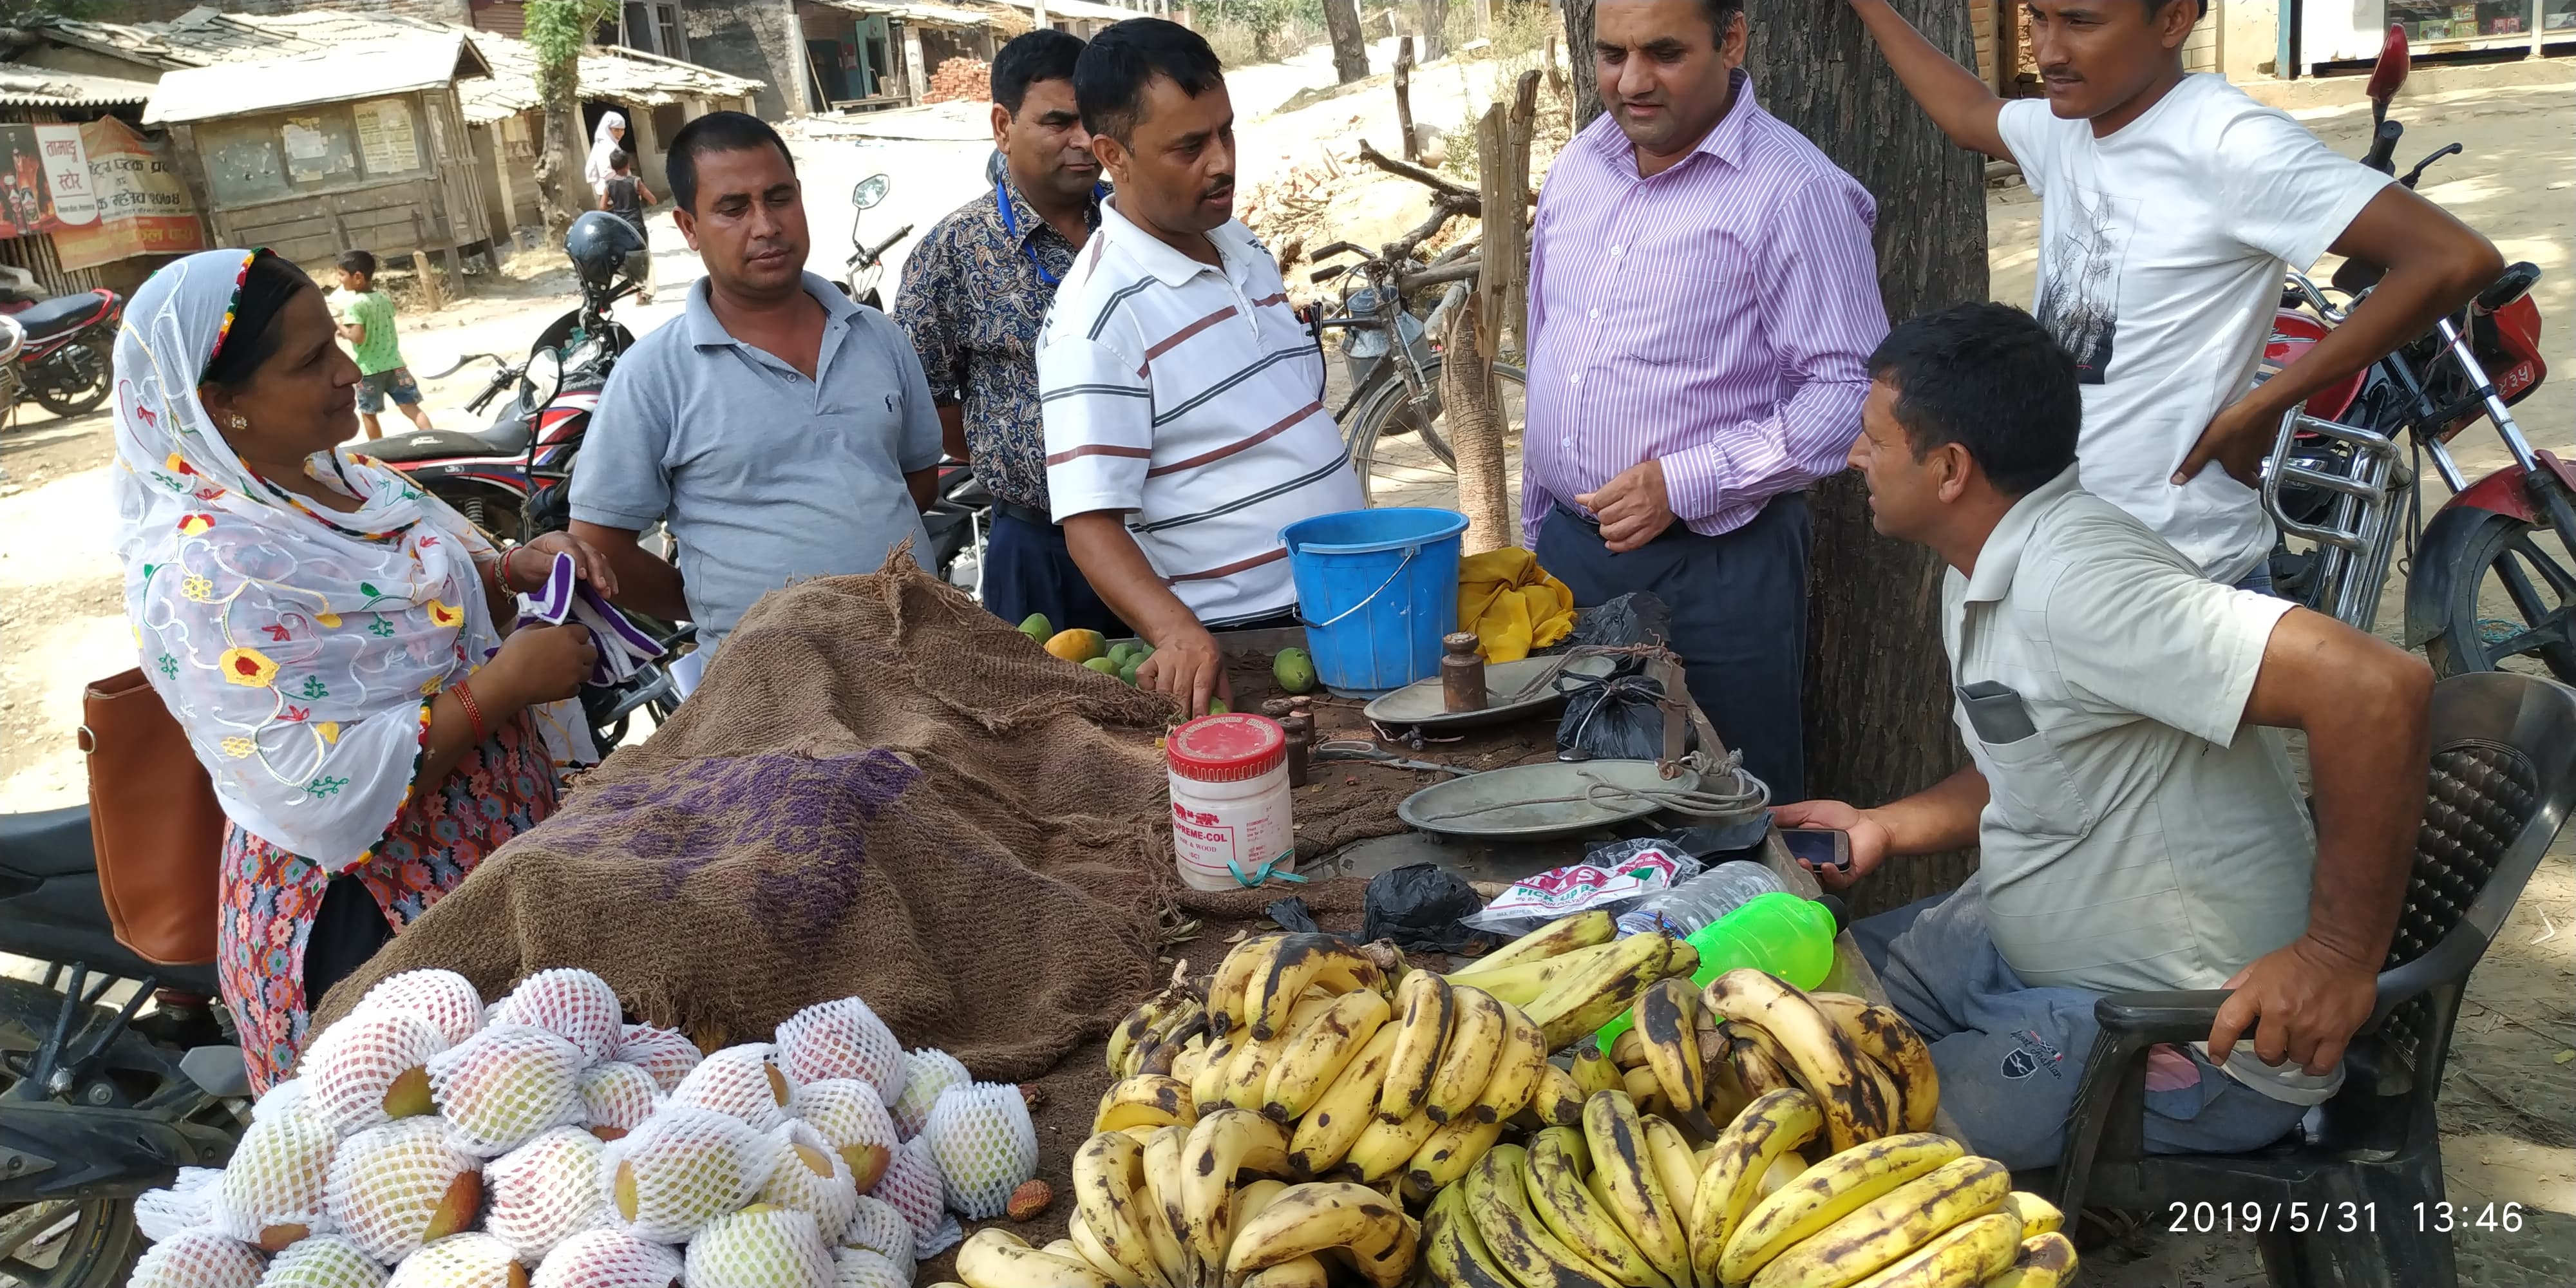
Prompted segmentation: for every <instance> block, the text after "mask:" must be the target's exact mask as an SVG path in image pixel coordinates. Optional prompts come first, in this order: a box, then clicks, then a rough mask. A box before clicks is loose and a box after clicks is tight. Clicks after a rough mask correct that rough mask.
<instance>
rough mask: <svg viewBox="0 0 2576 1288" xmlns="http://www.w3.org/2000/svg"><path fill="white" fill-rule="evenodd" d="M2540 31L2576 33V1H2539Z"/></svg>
mask: <svg viewBox="0 0 2576 1288" xmlns="http://www.w3.org/2000/svg"><path fill="white" fill-rule="evenodd" d="M2540 29H2541V30H2543V31H2576V0H2540Z"/></svg>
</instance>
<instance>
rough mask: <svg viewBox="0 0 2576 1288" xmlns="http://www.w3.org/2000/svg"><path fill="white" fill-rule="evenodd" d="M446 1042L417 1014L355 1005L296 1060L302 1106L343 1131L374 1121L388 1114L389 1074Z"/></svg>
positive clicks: (425, 1059)
mask: <svg viewBox="0 0 2576 1288" xmlns="http://www.w3.org/2000/svg"><path fill="white" fill-rule="evenodd" d="M386 982H387V983H391V982H393V981H391V980H388V981H386ZM378 987H382V985H379V986H378ZM449 1045H450V1042H449V1039H448V1037H447V1035H446V1034H444V1033H442V1032H440V1031H439V1029H438V1028H437V1026H435V1025H433V1024H431V1023H430V1022H429V1021H428V1020H425V1019H422V1018H421V1017H419V1016H418V1015H414V1014H412V1013H410V1012H408V1011H378V1010H370V1009H368V1008H365V1007H360V1008H359V1009H358V1010H357V1011H355V1012H352V1013H351V1014H350V1016H349V1018H347V1019H345V1020H342V1021H340V1022H339V1023H337V1024H334V1025H332V1026H331V1027H330V1028H328V1029H325V1030H324V1031H323V1033H322V1036H321V1037H319V1038H316V1039H314V1042H313V1045H312V1048H311V1049H310V1050H308V1051H306V1052H305V1053H304V1059H303V1061H302V1062H301V1063H300V1064H298V1065H297V1066H296V1068H297V1071H298V1072H299V1073H300V1074H301V1075H302V1081H303V1083H304V1108H305V1110H306V1111H307V1112H309V1113H313V1114H317V1115H319V1116H321V1117H322V1118H324V1119H326V1120H327V1121H328V1122H329V1123H330V1124H331V1126H332V1127H333V1128H335V1129H337V1130H338V1131H340V1132H343V1133H346V1132H353V1131H358V1130H360V1129H362V1128H367V1127H373V1126H375V1125H376V1124H378V1123H381V1122H384V1121H386V1120H387V1118H388V1115H387V1114H386V1112H385V1093H386V1092H387V1091H389V1090H391V1089H392V1088H393V1085H394V1080H395V1079H396V1078H399V1077H401V1076H402V1075H404V1074H406V1073H409V1072H411V1071H412V1070H414V1069H418V1068H420V1067H422V1066H424V1065H426V1064H428V1063H429V1059H430V1057H431V1056H434V1055H437V1054H438V1053H439V1052H441V1051H444V1050H446V1049H447V1048H448V1046H449Z"/></svg>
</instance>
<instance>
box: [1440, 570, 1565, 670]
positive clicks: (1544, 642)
mask: <svg viewBox="0 0 2576 1288" xmlns="http://www.w3.org/2000/svg"><path fill="white" fill-rule="evenodd" d="M1458 629H1460V630H1467V631H1474V632H1475V633H1476V651H1477V652H1479V653H1482V654H1484V655H1485V661H1486V662H1487V663H1489V664H1490V663H1494V662H1517V661H1519V660H1521V659H1522V658H1525V657H1528V656H1529V655H1530V650H1531V649H1538V648H1546V647H1547V646H1548V645H1550V644H1554V643H1555V642H1557V641H1558V640H1561V639H1564V638H1565V637H1566V636H1567V635H1568V634H1569V633H1571V632H1572V631H1573V630H1574V592H1573V591H1571V590H1569V589H1567V588H1566V585H1565V583H1564V582H1561V581H1558V580H1557V579H1556V578H1554V577H1551V576H1548V575H1547V570H1546V569H1544V568H1541V567H1539V566H1538V556H1537V555H1534V554H1531V553H1530V552H1529V551H1526V550H1523V549H1521V548H1519V547H1518V546H1513V547H1508V548H1506V549H1502V550H1488V551H1486V552H1485V553H1483V554H1480V555H1469V556H1467V557H1466V558H1464V559H1461V560H1459V561H1458Z"/></svg>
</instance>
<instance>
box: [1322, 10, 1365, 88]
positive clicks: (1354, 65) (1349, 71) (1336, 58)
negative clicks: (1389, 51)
mask: <svg viewBox="0 0 2576 1288" xmlns="http://www.w3.org/2000/svg"><path fill="white" fill-rule="evenodd" d="M1324 27H1325V29H1326V30H1328V31H1330V32H1332V35H1333V76H1334V77H1335V78H1336V79H1337V80H1339V81H1340V82H1341V83H1342V84H1344V85H1348V84H1350V83H1351V82H1352V81H1355V80H1362V79H1365V78H1366V77H1367V76H1368V74H1369V68H1368V41H1367V39H1366V38H1365V37H1363V36H1361V35H1360V8H1359V4H1358V0H1324Z"/></svg>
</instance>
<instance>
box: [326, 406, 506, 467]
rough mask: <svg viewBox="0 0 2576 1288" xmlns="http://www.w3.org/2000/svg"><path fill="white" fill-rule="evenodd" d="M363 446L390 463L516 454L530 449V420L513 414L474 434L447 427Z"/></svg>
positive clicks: (394, 435)
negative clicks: (458, 431)
mask: <svg viewBox="0 0 2576 1288" xmlns="http://www.w3.org/2000/svg"><path fill="white" fill-rule="evenodd" d="M360 450H363V451H364V452H366V454H367V455H369V456H373V457H375V458H376V459H377V460H380V461H383V462H385V463H386V464H388V465H403V464H408V463H410V462H412V461H434V460H444V459H447V458H449V457H455V456H517V455H520V454H521V453H524V452H526V451H527V450H528V422H526V421H524V420H521V419H519V418H517V417H515V416H514V417H511V418H510V419H508V420H504V421H500V422H498V423H496V424H494V425H493V426H492V427H491V428H490V429H487V430H484V431H482V432H480V433H475V434H460V433H457V432H456V431H454V430H448V429H432V430H426V431H421V432H415V433H410V434H392V435H388V436H386V437H385V438H383V439H380V440H378V441H376V442H373V443H369V444H367V445H366V446H365V447H363V448H362V449H360Z"/></svg>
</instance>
